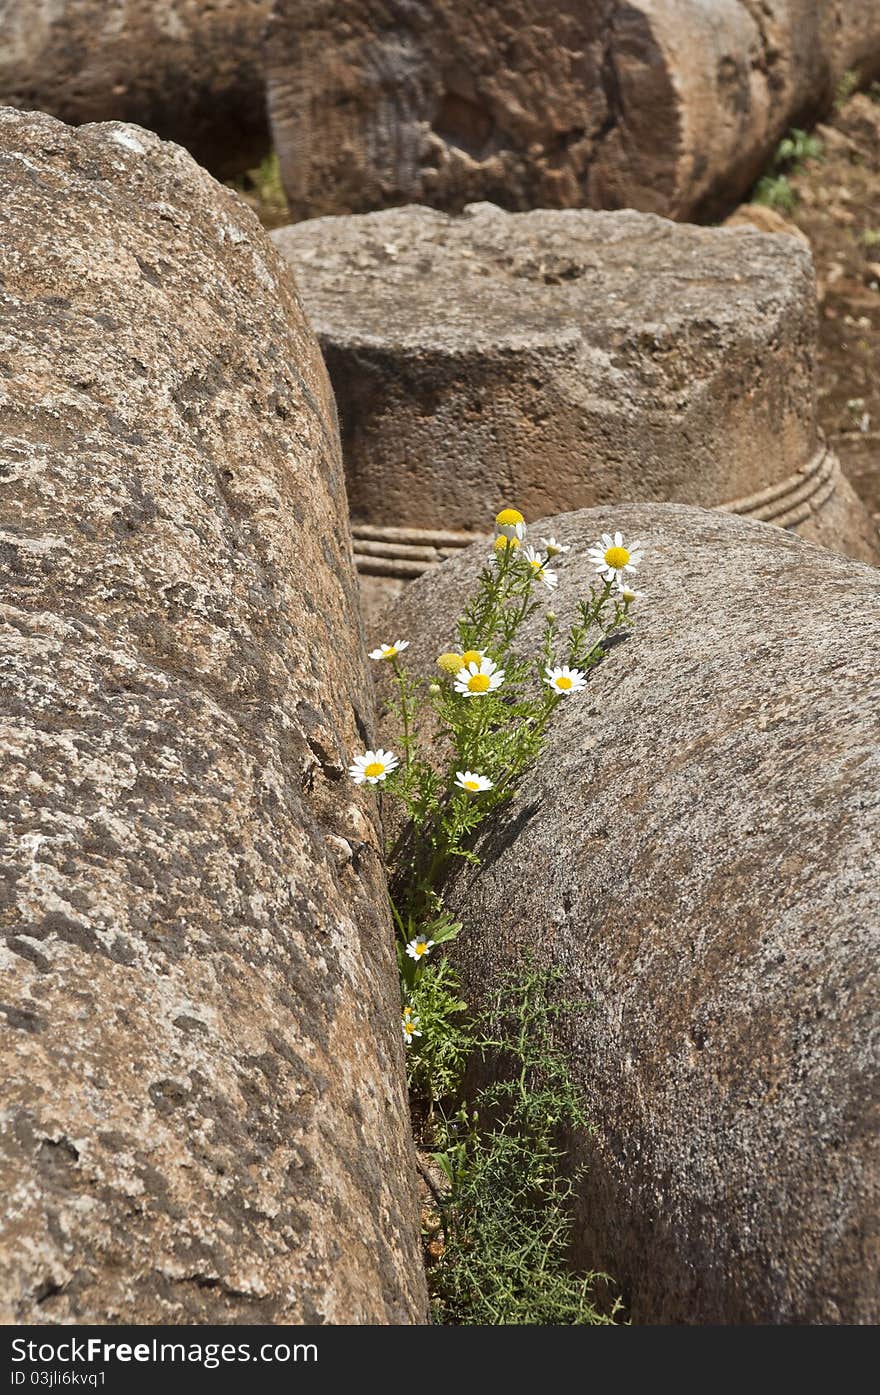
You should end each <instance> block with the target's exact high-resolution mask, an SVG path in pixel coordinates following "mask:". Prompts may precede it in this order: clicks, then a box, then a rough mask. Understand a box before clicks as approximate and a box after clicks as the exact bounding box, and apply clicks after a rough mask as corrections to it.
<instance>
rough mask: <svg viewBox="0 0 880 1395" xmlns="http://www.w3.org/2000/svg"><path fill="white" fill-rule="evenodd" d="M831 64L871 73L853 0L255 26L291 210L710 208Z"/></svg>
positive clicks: (599, 5) (398, 16) (360, 2)
mask: <svg viewBox="0 0 880 1395" xmlns="http://www.w3.org/2000/svg"><path fill="white" fill-rule="evenodd" d="M848 71H854V72H855V73H856V74H857V76H858V78H859V79H860V80H862V81H867V80H868V79H869V78H870V77H871V76H872V75H874V74H876V73H877V72H878V71H880V8H878V6H877V5H876V4H875V3H873V0H835V3H834V4H833V5H832V4H830V3H829V0H761V3H760V4H758V3H754V0H626V3H622V0H554V3H553V4H548V3H547V0H490V3H486V0H275V3H274V6H273V11H272V18H271V21H270V25H269V29H268V33H267V39H266V75H267V89H268V97H269V108H270V114H271V120H272V129H273V136H274V141H275V145H276V147H277V149H278V152H279V158H280V162H281V173H282V178H283V181H284V186H285V189H286V192H287V196H288V200H289V202H290V207H291V211H292V212H293V215H294V217H296V218H311V217H316V216H321V215H324V214H328V213H364V212H369V211H370V210H372V209H377V208H386V207H388V206H389V205H392V204H402V203H410V202H413V203H428V204H432V205H434V206H435V207H437V208H444V209H447V210H449V211H452V212H458V211H460V210H461V209H462V208H463V207H464V205H465V204H466V203H470V202H472V201H475V200H478V199H491V200H492V201H493V202H495V203H500V204H503V205H504V207H505V208H510V209H529V208H637V209H640V210H641V211H643V212H648V213H662V214H665V215H666V216H667V217H671V218H699V219H702V218H704V217H716V216H718V215H719V214H723V213H726V212H729V210H730V208H731V207H732V206H733V205H734V204H735V203H737V202H738V201H739V199H740V198H741V197H742V196H743V194H745V193H746V191H747V190H748V189H749V188H750V187H751V185H752V184H753V183H754V181H755V180H756V179H757V177H758V176H759V175H760V174H761V172H762V171H763V169H764V167H765V165H766V163H767V161H768V159H769V158H770V156H771V155H772V153H773V151H774V149H775V148H776V145H777V144H778V142H779V140H780V138H781V137H782V136H783V135H785V133H786V132H787V131H788V130H789V129H790V128H791V127H792V126H796V125H798V124H799V123H801V124H803V123H805V122H807V121H809V120H810V119H811V118H814V117H815V116H816V115H819V114H821V113H822V111H823V110H828V109H829V108H830V106H831V103H832V101H833V98H834V93H835V89H836V86H837V84H838V82H839V80H840V78H841V77H842V75H843V74H844V73H845V72H848Z"/></svg>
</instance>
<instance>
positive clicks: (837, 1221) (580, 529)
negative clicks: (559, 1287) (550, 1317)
mask: <svg viewBox="0 0 880 1395" xmlns="http://www.w3.org/2000/svg"><path fill="white" fill-rule="evenodd" d="M609 528H610V529H616V528H620V529H621V530H622V531H623V532H624V535H625V536H626V537H627V538H630V539H632V540H635V538H637V537H638V538H640V539H642V540H643V542H644V545H645V561H644V566H643V571H642V573H640V577H639V582H638V584H639V586H640V587H641V586H643V587H644V589H645V592H646V598H645V599H644V601H643V602H642V603H640V604H639V606H638V624H637V627H636V629H635V631H634V633H633V634H632V635H631V637H630V638H629V639H628V640H627V641H626V643H624V644H621V645H618V646H615V647H614V648H613V649H612V650H611V651H610V652H609V654H608V655H607V656H606V659H605V660H604V662H603V663H601V664H600V665H599V667H598V668H597V669H595V670H594V671H593V673H592V674H591V677H590V681H589V684H588V687H587V689H586V691H584V692H583V693H581V694H578V695H576V696H575V697H572V698H569V699H566V700H565V702H564V703H563V705H562V707H561V708H560V709H559V711H558V713H557V716H556V718H555V719H554V722H553V723H552V724H551V726H550V729H549V734H548V739H547V744H546V748H545V750H544V752H543V754H542V756H541V758H540V760H539V762H538V764H537V767H536V768H535V770H534V772H533V773H532V774H531V775H530V776H529V778H528V779H527V780H526V781H525V783H524V784H523V786H522V788H521V790H520V792H519V794H518V795H517V797H516V798H515V800H514V801H513V802H512V804H511V805H510V806H509V808H508V809H507V810H506V811H505V812H501V813H500V815H499V816H498V817H497V818H496V819H495V820H494V821H493V822H492V823H491V825H490V826H488V827H487V829H486V832H485V834H484V836H483V837H482V838H481V839H480V841H479V842H478V843H477V844H476V852H477V853H478V855H479V856H480V857H481V859H482V866H481V867H480V868H478V869H477V868H472V867H468V866H464V867H463V869H462V871H461V872H460V873H459V874H457V875H456V877H455V878H454V879H453V880H452V882H451V884H450V886H449V887H448V904H449V908H450V910H451V912H452V913H453V914H454V915H455V916H456V917H458V918H460V919H461V920H462V921H463V922H464V925H465V930H464V933H463V935H462V937H461V939H460V940H458V941H457V942H456V946H455V957H456V960H457V962H458V964H459V966H460V967H461V969H462V970H463V973H464V978H465V986H466V996H468V995H469V996H470V997H471V999H472V1000H474V1001H479V1000H480V998H481V997H482V995H483V994H484V993H485V992H486V990H487V989H488V988H491V986H492V985H493V984H494V983H497V981H498V978H499V975H501V974H503V973H504V972H505V971H506V970H508V969H510V968H512V967H513V966H515V965H516V964H518V963H520V962H521V961H522V959H523V957H524V956H525V955H526V954H527V953H531V954H533V955H534V956H535V958H536V960H537V962H538V963H539V964H543V965H555V966H557V967H558V968H560V969H562V970H563V971H564V975H565V982H564V985H563V987H562V990H561V991H562V992H563V993H564V994H565V996H566V997H567V998H569V999H573V1000H585V1001H586V1003H587V1004H588V1006H587V1007H585V1009H584V1010H583V1011H582V1012H580V1013H579V1014H578V1015H577V1019H576V1023H575V1025H574V1028H573V1031H572V1034H571V1037H570V1039H568V1040H567V1041H566V1043H565V1045H566V1048H567V1050H568V1051H569V1053H570V1058H571V1062H572V1065H573V1069H574V1071H575V1073H576V1076H577V1078H578V1079H579V1081H580V1083H581V1085H582V1086H583V1088H584V1090H585V1092H586V1096H587V1100H588V1106H589V1112H590V1114H591V1115H592V1118H593V1119H594V1121H595V1124H596V1133H595V1135H594V1136H581V1137H576V1138H574V1139H572V1140H571V1150H572V1152H571V1162H572V1164H576V1163H585V1164H586V1165H587V1171H586V1175H585V1178H584V1180H583V1183H582V1189H581V1194H580V1204H579V1208H578V1220H577V1244H576V1258H577V1259H578V1260H579V1261H580V1262H582V1263H584V1264H586V1265H595V1266H597V1267H601V1268H606V1269H607V1270H608V1271H609V1272H610V1273H612V1274H613V1275H615V1276H616V1277H617V1278H618V1280H620V1281H621V1283H622V1285H623V1290H624V1293H625V1295H626V1297H627V1299H628V1301H629V1303H630V1305H631V1311H632V1316H633V1318H634V1320H635V1321H636V1322H639V1323H664V1322H666V1323H681V1322H684V1323H798V1322H799V1323H876V1322H877V1320H878V1317H880V1306H878V1289H877V1258H878V1199H880V1197H878V1193H880V1185H878V1180H880V1178H878V1152H880V1146H878V1140H880V1130H878V1092H877V1067H878V1059H877V1039H876V1023H877V1010H878V991H877V990H878V963H880V958H878V930H880V900H878V885H877V876H876V867H877V850H878V847H880V721H878V713H880V677H878V669H877V644H878V621H880V586H878V573H877V571H876V570H875V569H874V568H870V567H866V566H862V565H860V564H858V563H853V562H851V561H849V560H847V559H844V558H842V557H838V556H835V555H834V554H833V553H831V552H827V551H825V550H824V549H821V548H817V547H814V546H812V545H810V544H809V543H806V542H803V541H802V540H801V539H800V538H797V537H794V536H792V535H790V534H788V533H785V532H783V531H781V530H780V529H776V528H770V527H767V526H766V525H762V524H756V523H753V522H750V521H747V520H744V519H739V518H730V517H727V516H725V515H723V514H719V513H710V512H705V511H702V510H698V509H692V508H683V507H679V506H673V505H665V506H664V505H636V506H626V507H621V508H615V509H595V510H589V511H584V512H580V513H573V514H569V515H563V516H561V517H558V518H553V519H550V520H545V521H544V523H543V525H541V524H536V525H535V526H534V528H533V530H532V531H533V532H534V533H535V534H541V533H550V532H551V531H552V532H553V533H554V534H555V535H556V537H558V538H561V539H563V540H564V541H566V542H567V543H570V544H572V545H573V548H574V551H573V553H572V554H571V555H570V556H569V557H567V558H566V559H565V561H564V563H563V564H562V566H561V567H560V584H559V589H558V591H557V592H556V593H554V597H553V608H554V610H555V611H556V612H557V613H558V616H559V622H560V624H561V625H566V624H567V623H568V622H570V621H571V619H572V618H573V616H574V611H575V602H576V600H577V598H578V596H579V595H583V594H585V593H586V590H587V587H588V585H589V581H590V567H589V563H588V560H587V557H586V555H585V549H586V548H587V547H588V546H589V545H590V544H592V543H593V542H594V541H595V539H596V537H597V536H598V535H599V534H600V533H601V532H602V531H605V530H607V529H609ZM484 556H485V552H484V549H483V548H477V549H474V551H473V552H470V553H467V554H465V555H463V556H461V557H460V558H457V559H455V560H453V561H450V562H448V563H447V564H446V565H445V566H443V567H441V568H439V569H438V570H437V571H436V572H434V573H433V574H432V575H431V576H430V578H427V577H425V578H422V579H421V580H419V581H417V582H415V583H414V584H413V585H412V586H410V587H408V588H407V590H406V592H405V594H404V596H403V599H402V600H401V601H400V602H399V603H398V605H397V606H396V608H395V609H394V611H393V612H392V614H391V616H390V618H389V621H388V624H387V625H386V626H385V628H384V634H386V635H388V634H394V635H401V636H403V637H406V638H409V639H410V640H411V641H412V646H411V648H410V649H409V650H408V651H407V661H408V662H409V663H410V664H412V665H414V666H415V667H416V668H417V669H419V668H423V669H425V670H430V669H431V667H432V665H433V661H434V658H435V656H436V654H438V653H440V652H441V651H442V650H444V649H448V648H449V647H450V641H451V640H452V639H453V638H454V636H453V634H452V633H451V631H450V624H451V623H452V619H453V617H454V616H456V615H457V614H459V613H460V609H461V605H462V601H463V598H464V597H465V595H466V594H467V593H468V591H469V588H470V586H471V585H472V583H473V580H474V578H475V575H476V572H477V570H478V567H479V566H480V565H481V564H482V563H483V561H484ZM642 576H643V577H644V580H642V579H641V577H642ZM537 636H538V622H537V621H533V622H531V624H530V627H529V628H528V630H527V631H526V632H525V634H524V639H523V644H524V648H525V650H526V651H528V649H529V646H530V642H531V643H532V644H534V643H535V642H536V641H537Z"/></svg>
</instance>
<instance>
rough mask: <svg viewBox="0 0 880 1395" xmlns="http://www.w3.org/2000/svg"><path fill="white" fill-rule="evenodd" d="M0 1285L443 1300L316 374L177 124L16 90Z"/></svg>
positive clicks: (240, 1313)
mask: <svg viewBox="0 0 880 1395" xmlns="http://www.w3.org/2000/svg"><path fill="white" fill-rule="evenodd" d="M0 223H2V235H0V246H2V253H0V267H2V282H0V285H2V297H0V304H2V331H0V334H2V338H0V356H2V365H3V372H2V377H0V481H2V483H0V490H2V499H3V506H2V532H0V566H2V570H3V586H2V638H0V670H2V683H0V848H2V854H0V860H2V864H3V877H2V887H3V894H2V899H0V928H2V933H3V939H2V944H3V949H2V960H0V963H2V983H0V1003H2V1012H3V1013H4V1014H5V1017H4V1018H3V1019H2V1020H3V1021H4V1023H5V1030H4V1032H3V1036H2V1052H3V1059H2V1067H0V1069H2V1078H3V1091H2V1102H0V1121H2V1127H0V1139H2V1143H0V1154H2V1162H0V1172H2V1175H3V1208H2V1221H0V1273H2V1274H3V1282H2V1288H0V1312H2V1314H3V1320H5V1321H6V1322H28V1323H29V1322H71V1321H73V1322H88V1323H95V1322H97V1323H114V1322H137V1323H161V1322H209V1323H211V1322H224V1323H225V1322H229V1323H240V1322H270V1323H275V1322H282V1323H283V1322H294V1323H301V1322H336V1323H369V1322H382V1323H387V1322H411V1321H418V1320H420V1319H421V1318H422V1316H423V1313H424V1280H423V1275H422V1273H421V1266H420V1248H419V1238H418V1223H417V1215H416V1214H415V1205H414V1200H413V1196H414V1188H413V1186H412V1175H411V1166H412V1163H413V1158H412V1146H411V1141H410V1139H409V1136H408V1116H407V1105H406V1096H405V1091H404V1088H403V1082H402V1041H401V1040H400V1027H399V1011H400V1008H399V995H398V990H397V977H396V967H395V963H394V952H393V941H392V938H391V935H390V931H389V926H388V921H387V916H386V913H385V909H384V902H385V887H384V880H383V873H382V870H381V860H380V853H379V844H378V839H377V832H376V827H375V822H374V810H373V803H372V801H371V800H370V799H369V797H368V798H367V799H365V800H361V799H360V797H359V796H357V795H356V794H355V793H354V791H353V788H352V787H351V786H350V784H349V782H348V780H347V779H346V775H345V767H346V762H347V760H348V758H349V756H350V753H351V751H352V749H353V748H356V747H357V746H358V745H360V743H361V742H362V741H363V740H364V739H365V737H366V736H367V734H368V733H369V732H370V730H371V724H372V716H371V703H370V694H369V687H368V681H367V679H366V675H365V672H364V667H363V664H362V659H361V654H362V649H361V643H360V635H359V632H358V626H357V620H356V586H355V582H354V572H353V568H352V561H351V549H350V543H349V540H348V533H347V526H346V508H345V492H344V489H343V484H342V474H341V465H340V459H339V443H338V436H337V432H336V427H335V421H334V412H333V402H332V397H331V393H330V389H329V385H328V382H327V378H326V374H325V372H324V368H323V365H322V363H321V358H320V353H319V350H318V346H317V344H316V342H315V340H314V338H313V336H312V333H311V331H310V330H309V329H308V327H307V325H306V322H305V320H304V318H303V315H302V311H301V307H300V304H299V301H298V299H297V295H296V291H295V288H294V286H293V284H292V281H291V279H290V277H289V275H288V273H287V271H286V269H285V267H284V266H283V263H282V262H281V260H280V258H279V257H278V256H277V254H276V253H275V250H274V249H273V247H272V246H271V244H270V243H269V242H268V241H267V239H266V238H265V236H264V234H263V233H262V231H261V229H260V228H259V225H258V224H257V221H256V219H255V218H254V217H253V215H252V214H251V213H250V212H249V211H248V210H247V209H246V208H245V207H244V205H243V204H242V203H241V202H240V201H239V200H238V199H237V198H236V197H235V196H234V195H232V194H230V193H229V192H228V191H226V190H224V189H222V188H220V187H219V186H218V185H216V184H215V183H214V182H213V180H212V179H211V178H210V177H209V176H208V175H206V174H205V173H204V172H203V171H201V170H200V169H199V168H198V167H197V166H196V165H195V164H194V163H193V161H192V160H191V159H190V158H189V156H188V155H186V154H185V152H184V151H182V150H181V149H179V148H178V147H175V146H167V145H163V143H162V142H161V141H159V140H158V139H157V138H156V137H155V136H152V135H150V134H148V133H147V132H145V131H142V130H139V129H137V128H135V127H132V126H124V125H116V124H111V125H106V126H86V127H83V128H81V129H80V130H79V131H72V130H70V129H68V128H67V127H65V126H62V125H61V124H59V123H58V122H57V121H54V120H53V119H51V118H49V117H47V116H41V115H21V114H19V113H17V112H13V111H9V110H6V111H4V112H2V113H0Z"/></svg>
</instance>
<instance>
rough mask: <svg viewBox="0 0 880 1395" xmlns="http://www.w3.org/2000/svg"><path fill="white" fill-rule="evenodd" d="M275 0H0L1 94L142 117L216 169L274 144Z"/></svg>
mask: <svg viewBox="0 0 880 1395" xmlns="http://www.w3.org/2000/svg"><path fill="white" fill-rule="evenodd" d="M270 7H271V0H210V2H209V0H0V35H2V43H0V105H3V104H6V105H8V106H14V107H21V108H36V109H37V110H39V111H47V112H50V113H51V115H52V116H57V117H60V118H61V120H62V121H70V122H72V123H73V124H74V125H79V124H80V123H81V122H84V121H111V120H112V121H137V122H139V123H140V125H142V126H147V127H149V129H150V130H151V131H156V132H157V133H158V134H159V135H160V136H163V137H164V138H165V139H166V140H176V141H179V142H180V144H181V145H185V146H186V148H187V149H188V150H190V151H191V152H192V154H193V155H195V157H196V159H197V160H199V161H200V162H201V163H202V164H204V165H207V166H208V168H209V169H212V170H213V171H214V172H215V174H222V175H230V174H237V173H239V172H240V171H241V170H245V169H248V168H249V167H250V166H251V165H255V164H256V163H257V162H258V161H259V160H260V159H262V157H263V156H264V155H265V154H266V152H267V151H268V149H269V145H270V137H269V122H268V117H267V114H266V93H265V83H264V79H263V63H262V56H261V41H262V34H263V29H264V27H265V24H266V20H267V18H268V14H269V9H270Z"/></svg>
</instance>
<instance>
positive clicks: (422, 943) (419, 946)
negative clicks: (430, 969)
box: [416, 940, 428, 954]
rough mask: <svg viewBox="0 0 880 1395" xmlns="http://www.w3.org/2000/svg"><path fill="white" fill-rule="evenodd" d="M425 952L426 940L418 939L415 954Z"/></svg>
mask: <svg viewBox="0 0 880 1395" xmlns="http://www.w3.org/2000/svg"><path fill="white" fill-rule="evenodd" d="M427 953H428V945H427V942H426V941H425V940H419V941H418V943H417V944H416V954H427Z"/></svg>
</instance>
